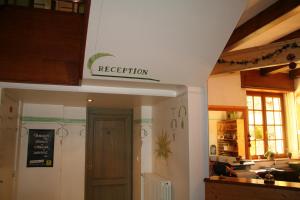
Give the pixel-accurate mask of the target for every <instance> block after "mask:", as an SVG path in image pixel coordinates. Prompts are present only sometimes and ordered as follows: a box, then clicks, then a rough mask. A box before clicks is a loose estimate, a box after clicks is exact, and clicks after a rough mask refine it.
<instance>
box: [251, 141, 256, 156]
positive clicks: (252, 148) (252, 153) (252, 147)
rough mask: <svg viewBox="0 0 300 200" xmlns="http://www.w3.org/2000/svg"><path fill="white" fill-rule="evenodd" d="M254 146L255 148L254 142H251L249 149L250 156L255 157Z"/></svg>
mask: <svg viewBox="0 0 300 200" xmlns="http://www.w3.org/2000/svg"><path fill="white" fill-rule="evenodd" d="M255 149H256V146H255V141H251V148H250V154H251V155H256V151H255Z"/></svg>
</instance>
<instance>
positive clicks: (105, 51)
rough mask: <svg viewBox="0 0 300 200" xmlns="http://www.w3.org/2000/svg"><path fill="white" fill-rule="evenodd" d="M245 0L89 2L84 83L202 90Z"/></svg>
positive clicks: (111, 0)
mask: <svg viewBox="0 0 300 200" xmlns="http://www.w3.org/2000/svg"><path fill="white" fill-rule="evenodd" d="M245 5H246V1H245V0H239V1H212V0H197V1H195V0H164V1H161V0H151V1H149V0H126V1H124V0H107V1H105V0H91V7H90V15H89V25H88V33H87V41H86V48H85V50H86V51H85V61H84V70H83V79H101V80H117V81H135V82H148V83H149V82H150V83H157V82H159V83H164V84H180V85H189V86H200V85H202V83H206V81H207V77H208V75H209V74H210V72H211V70H212V68H213V67H214V65H215V64H216V61H217V60H218V57H219V55H220V54H221V52H222V51H223V49H224V46H225V44H226V42H227V40H228V38H229V37H230V34H231V32H232V31H233V29H234V27H235V25H236V23H237V22H238V19H239V17H240V14H241V11H242V10H243V8H244V6H245Z"/></svg>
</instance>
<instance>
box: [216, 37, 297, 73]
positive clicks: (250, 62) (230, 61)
mask: <svg viewBox="0 0 300 200" xmlns="http://www.w3.org/2000/svg"><path fill="white" fill-rule="evenodd" d="M295 44H296V45H297V48H294V47H293V45H295ZM299 47H300V38H298V39H295V40H288V41H284V42H277V43H273V44H267V45H264V46H259V47H253V48H248V49H242V50H238V51H232V52H226V53H223V54H222V55H221V57H220V59H219V61H218V63H217V64H216V65H215V68H214V69H213V71H212V73H211V75H214V74H222V73H230V72H235V71H243V70H250V69H258V68H263V67H273V66H279V65H288V64H289V63H290V62H291V60H288V59H287V57H288V55H289V54H293V55H295V58H293V60H292V61H293V62H296V63H299V62H300V48H299ZM272 54H273V55H272ZM255 61H257V62H255Z"/></svg>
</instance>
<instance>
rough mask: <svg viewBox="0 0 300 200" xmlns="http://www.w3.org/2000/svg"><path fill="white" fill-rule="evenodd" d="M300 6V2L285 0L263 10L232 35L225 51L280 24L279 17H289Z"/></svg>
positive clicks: (299, 0) (298, 0)
mask: <svg viewBox="0 0 300 200" xmlns="http://www.w3.org/2000/svg"><path fill="white" fill-rule="evenodd" d="M299 5H300V0H284V1H277V2H276V3H274V4H273V5H271V6H269V7H268V8H267V9H265V10H263V11H262V12H260V13H259V14H257V15H256V16H255V17H253V18H251V19H250V20H248V21H247V22H246V23H244V24H243V25H241V26H240V27H238V28H237V29H235V30H234V32H233V33H232V35H231V37H230V39H229V40H228V42H227V45H226V47H225V51H227V50H230V49H232V48H234V47H235V46H237V45H238V44H239V43H241V42H243V41H245V40H247V39H249V38H251V37H254V36H255V35H256V33H259V32H262V31H264V30H267V29H268V28H270V27H271V26H272V24H276V23H280V20H278V22H276V20H277V19H278V18H279V17H282V16H284V15H287V14H289V13H291V12H293V10H294V9H296V8H297V7H298V6H299Z"/></svg>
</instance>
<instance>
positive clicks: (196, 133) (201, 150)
mask: <svg viewBox="0 0 300 200" xmlns="http://www.w3.org/2000/svg"><path fill="white" fill-rule="evenodd" d="M207 118H208V114H207V89H206V87H203V88H202V87H188V120H189V170H190V171H189V184H190V186H189V188H190V191H189V192H190V200H204V199H205V186H204V182H203V179H204V178H206V177H208V172H209V171H208V165H209V160H208V128H207V127H208V120H207Z"/></svg>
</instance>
